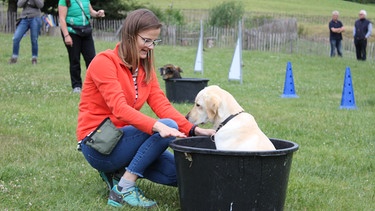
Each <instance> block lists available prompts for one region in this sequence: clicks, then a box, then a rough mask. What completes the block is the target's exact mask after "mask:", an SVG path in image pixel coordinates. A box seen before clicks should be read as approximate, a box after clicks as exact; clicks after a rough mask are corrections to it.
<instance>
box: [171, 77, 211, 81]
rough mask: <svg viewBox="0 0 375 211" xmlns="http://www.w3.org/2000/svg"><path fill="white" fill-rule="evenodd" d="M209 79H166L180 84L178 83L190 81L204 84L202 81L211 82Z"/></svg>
mask: <svg viewBox="0 0 375 211" xmlns="http://www.w3.org/2000/svg"><path fill="white" fill-rule="evenodd" d="M209 80H210V79H208V78H169V79H165V81H171V82H178V81H181V82H183V81H188V82H202V81H205V82H206V81H209Z"/></svg>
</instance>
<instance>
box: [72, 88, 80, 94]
mask: <svg viewBox="0 0 375 211" xmlns="http://www.w3.org/2000/svg"><path fill="white" fill-rule="evenodd" d="M81 91H82V89H81V87H74V89H73V93H77V94H80V93H81Z"/></svg>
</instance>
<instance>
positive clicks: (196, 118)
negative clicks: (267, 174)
mask: <svg viewBox="0 0 375 211" xmlns="http://www.w3.org/2000/svg"><path fill="white" fill-rule="evenodd" d="M186 118H187V119H188V120H189V121H190V122H192V123H193V124H203V123H206V122H211V123H213V127H214V129H216V134H215V135H214V137H211V138H212V139H213V141H215V145H216V148H217V149H218V150H236V151H266V150H275V147H274V146H273V144H272V142H271V141H270V140H269V139H268V137H267V136H266V135H265V134H264V133H263V132H262V131H261V130H260V128H259V127H258V124H257V123H256V121H255V119H254V117H253V116H252V115H251V114H249V113H246V112H244V110H243V108H242V107H241V106H240V105H239V104H238V102H237V101H236V100H235V99H234V97H233V96H232V95H231V94H230V93H229V92H227V91H225V90H223V89H221V88H220V87H219V86H216V85H212V86H208V87H206V88H204V89H202V90H201V91H200V92H199V93H198V94H197V96H196V98H195V105H194V107H193V108H192V109H191V111H190V112H189V113H188V115H187V116H186Z"/></svg>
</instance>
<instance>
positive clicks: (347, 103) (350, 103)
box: [340, 67, 357, 109]
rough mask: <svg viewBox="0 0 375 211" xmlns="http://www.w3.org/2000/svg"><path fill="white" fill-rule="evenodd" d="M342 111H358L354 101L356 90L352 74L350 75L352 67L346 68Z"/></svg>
mask: <svg viewBox="0 0 375 211" xmlns="http://www.w3.org/2000/svg"><path fill="white" fill-rule="evenodd" d="M340 109H357V106H356V105H355V99H354V90H353V83H352V74H351V73H350V67H346V71H345V77H344V86H343V88H342V97H341V106H340Z"/></svg>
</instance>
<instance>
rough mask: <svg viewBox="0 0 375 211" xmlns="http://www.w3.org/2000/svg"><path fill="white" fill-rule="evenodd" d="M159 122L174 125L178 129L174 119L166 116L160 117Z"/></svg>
mask: <svg viewBox="0 0 375 211" xmlns="http://www.w3.org/2000/svg"><path fill="white" fill-rule="evenodd" d="M158 122H161V123H163V124H165V125H167V126H168V127H172V128H175V129H177V130H178V125H177V123H176V122H175V121H174V120H173V119H169V118H164V119H159V120H158Z"/></svg>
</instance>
